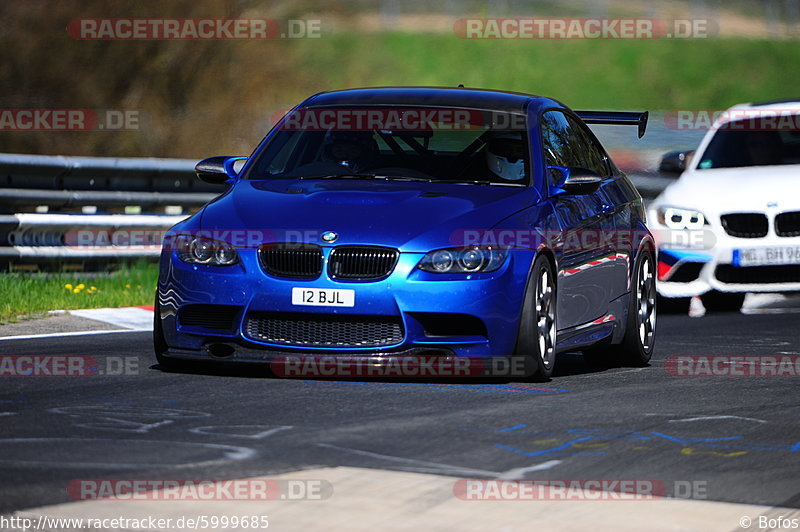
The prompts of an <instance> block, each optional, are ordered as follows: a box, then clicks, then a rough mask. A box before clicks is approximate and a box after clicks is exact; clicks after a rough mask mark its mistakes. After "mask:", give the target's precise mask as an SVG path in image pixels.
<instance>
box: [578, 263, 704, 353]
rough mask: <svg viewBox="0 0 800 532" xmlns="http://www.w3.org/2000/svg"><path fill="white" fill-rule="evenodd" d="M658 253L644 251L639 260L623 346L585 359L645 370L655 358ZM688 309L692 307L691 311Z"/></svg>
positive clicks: (599, 349)
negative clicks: (656, 258)
mask: <svg viewBox="0 0 800 532" xmlns="http://www.w3.org/2000/svg"><path fill="white" fill-rule="evenodd" d="M655 264H656V261H655V254H654V253H653V252H652V250H650V249H644V250H642V252H641V253H639V256H638V257H636V263H635V265H634V269H633V278H632V279H631V293H630V300H629V302H628V318H627V321H626V322H625V335H624V336H623V337H622V342H620V343H619V344H609V345H602V346H598V347H595V348H589V349H586V350H584V357H585V359H586V361H587V362H589V363H590V364H591V365H599V364H601V363H602V364H604V365H607V364H618V365H623V366H633V367H644V366H647V365H648V363H649V362H650V358H651V357H652V356H653V347H654V346H655V339H656V309H657V308H658V303H657V301H658V298H657V296H656V286H655V283H656V277H655V275H656V274H655ZM687 310H688V308H687Z"/></svg>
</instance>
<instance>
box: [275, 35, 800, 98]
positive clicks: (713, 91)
mask: <svg viewBox="0 0 800 532" xmlns="http://www.w3.org/2000/svg"><path fill="white" fill-rule="evenodd" d="M292 44H293V47H292V48H291V49H289V50H287V51H288V52H289V53H291V54H292V55H293V56H294V57H295V60H296V61H297V64H298V66H297V67H296V71H295V72H292V73H290V77H296V76H297V74H298V73H299V72H307V73H313V78H306V79H305V80H303V81H306V82H307V83H308V85H313V86H314V88H316V89H319V90H328V89H331V88H345V87H358V86H372V85H447V86H456V85H458V84H459V83H463V84H464V85H466V86H467V87H482V88H493V89H503V90H512V91H520V92H530V93H533V94H540V95H544V96H550V97H553V98H556V99H558V100H561V101H562V102H564V103H565V104H567V105H569V106H570V107H573V108H610V109H623V108H648V109H674V108H680V109H687V108H688V109H708V108H720V107H723V108H724V107H727V106H730V105H733V104H736V103H741V102H746V101H761V100H769V99H775V98H785V97H795V96H796V94H795V93H794V92H793V90H794V89H793V87H796V86H797V85H798V84H800V68H793V66H797V65H800V43H796V42H792V41H767V40H745V39H696V40H652V41H646V40H639V41H633V40H617V41H614V40H573V41H565V40H464V39H460V38H457V37H455V36H454V35H452V34H408V33H383V34H365V33H362V34H358V33H349V34H344V33H340V34H332V35H327V36H325V37H324V38H323V39H320V40H311V39H309V40H304V41H303V40H300V41H294V42H293V43H292Z"/></svg>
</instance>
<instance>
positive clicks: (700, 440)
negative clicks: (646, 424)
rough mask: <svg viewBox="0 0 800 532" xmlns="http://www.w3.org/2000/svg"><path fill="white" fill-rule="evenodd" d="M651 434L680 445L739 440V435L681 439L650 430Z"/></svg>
mask: <svg viewBox="0 0 800 532" xmlns="http://www.w3.org/2000/svg"><path fill="white" fill-rule="evenodd" d="M650 434H652V435H653V436H658V437H659V438H664V439H665V440H669V441H674V442H675V443H680V444H681V445H689V444H691V443H707V442H715V441H729V440H741V439H742V437H741V436H729V437H727V438H689V439H686V440H682V439H680V438H676V437H675V436H667V435H666V434H661V433H660V432H651V433H650Z"/></svg>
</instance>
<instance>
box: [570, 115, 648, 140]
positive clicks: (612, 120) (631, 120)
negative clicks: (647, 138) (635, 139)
mask: <svg viewBox="0 0 800 532" xmlns="http://www.w3.org/2000/svg"><path fill="white" fill-rule="evenodd" d="M575 114H577V115H578V116H579V117H581V120H583V121H584V122H586V123H587V124H608V125H618V126H621V125H624V126H638V128H639V138H642V137H643V136H644V131H645V129H647V117H648V116H649V113H648V112H647V111H644V112H641V113H635V112H631V111H575Z"/></svg>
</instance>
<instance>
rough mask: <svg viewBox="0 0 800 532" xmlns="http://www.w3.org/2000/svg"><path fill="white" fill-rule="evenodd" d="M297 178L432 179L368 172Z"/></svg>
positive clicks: (428, 181) (426, 180) (429, 180)
mask: <svg viewBox="0 0 800 532" xmlns="http://www.w3.org/2000/svg"><path fill="white" fill-rule="evenodd" d="M297 179H382V180H385V181H424V182H426V183H430V182H432V181H433V179H430V178H428V177H411V176H403V175H379V174H370V173H346V174H329V175H314V176H300V177H298V178H297Z"/></svg>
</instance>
